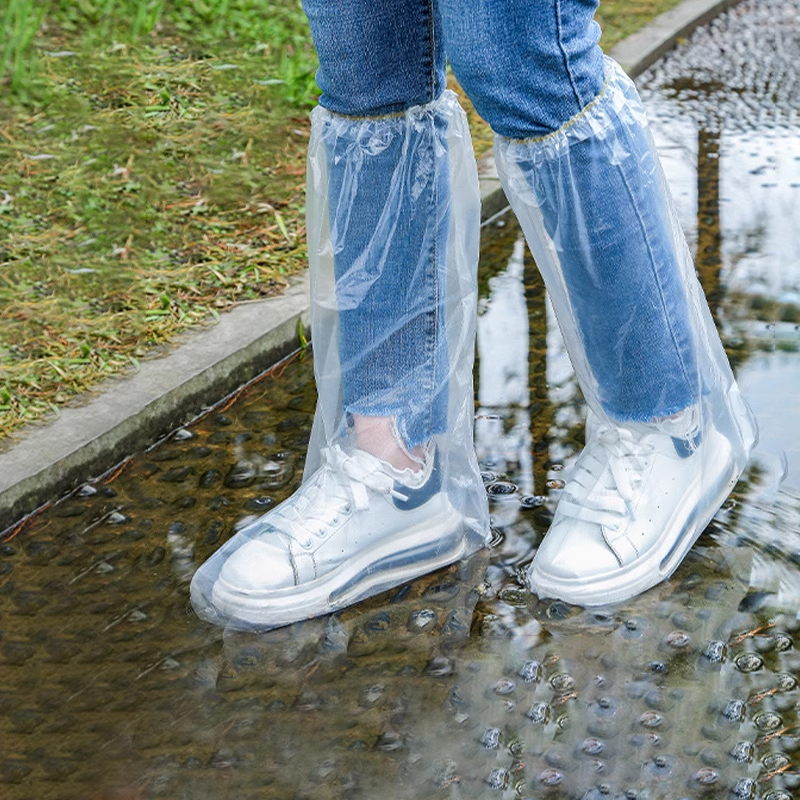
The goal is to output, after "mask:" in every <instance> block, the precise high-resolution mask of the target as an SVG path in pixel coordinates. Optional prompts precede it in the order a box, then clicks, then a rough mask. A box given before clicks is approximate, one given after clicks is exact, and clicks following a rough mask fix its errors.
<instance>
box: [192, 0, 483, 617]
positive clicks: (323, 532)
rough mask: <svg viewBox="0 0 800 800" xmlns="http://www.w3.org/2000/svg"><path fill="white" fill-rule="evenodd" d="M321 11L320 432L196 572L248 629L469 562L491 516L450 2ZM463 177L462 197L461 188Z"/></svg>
mask: <svg viewBox="0 0 800 800" xmlns="http://www.w3.org/2000/svg"><path fill="white" fill-rule="evenodd" d="M305 7H306V12H307V14H308V16H309V21H310V23H311V28H312V33H313V35H314V39H315V44H316V46H317V50H318V53H319V56H320V64H321V67H320V71H319V73H318V82H319V84H320V87H321V88H322V97H321V100H320V103H321V107H320V108H317V109H315V111H314V112H313V114H312V135H311V141H310V143H309V158H308V189H307V195H306V202H307V231H308V249H309V260H310V265H311V283H312V340H313V346H314V368H315V377H316V381H317V388H318V396H319V399H318V405H317V411H316V415H315V420H314V428H313V431H312V442H311V445H310V447H309V453H308V458H307V461H306V471H305V475H304V482H303V484H302V486H301V487H300V488H299V489H298V491H297V492H296V493H295V494H294V495H292V497H290V498H289V499H288V500H286V501H285V502H284V503H282V504H281V505H280V506H278V507H277V508H276V509H274V510H273V511H271V512H270V513H268V514H266V515H265V516H264V517H262V518H260V519H259V520H257V521H255V522H254V523H252V524H251V525H249V526H248V527H246V528H244V529H243V530H242V531H240V532H239V533H238V534H237V535H236V536H235V537H234V538H233V539H232V540H230V542H228V543H226V545H225V546H224V547H223V548H222V549H221V550H220V551H218V553H217V554H215V556H214V557H213V558H212V559H210V560H209V562H207V563H206V564H204V565H203V567H202V568H201V570H200V571H199V572H198V574H197V576H196V577H195V580H194V582H193V585H192V598H193V603H194V605H195V608H196V609H197V610H198V612H199V613H201V614H202V615H203V616H206V617H207V618H209V619H219V618H222V619H231V620H233V621H234V622H235V623H237V624H240V625H243V626H256V627H274V626H277V625H282V624H287V623H290V622H294V621H297V620H299V619H304V618H306V617H310V616H315V615H318V614H323V613H327V612H330V611H332V610H335V609H336V608H341V607H343V606H346V605H349V604H351V603H353V602H355V601H357V600H359V599H361V598H363V597H366V596H369V595H371V594H375V593H377V592H379V591H382V590H383V589H386V588H389V587H391V586H395V585H397V584H398V583H402V582H403V581H406V580H409V579H411V578H414V577H416V576H418V575H421V574H424V573H425V572H428V571H430V570H432V569H436V568H438V567H441V566H444V565H446V564H449V563H451V562H453V561H455V560H456V559H458V558H460V557H461V556H463V555H465V554H466V553H467V552H469V551H470V550H472V549H475V548H476V547H477V546H479V545H480V544H482V543H483V539H484V533H485V530H486V529H487V528H488V520H486V508H485V506H486V501H485V495H484V494H483V493H482V491H481V482H480V476H479V473H478V469H477V463H476V462H475V458H474V453H473V451H472V440H471V416H472V414H471V413H466V414H465V409H467V411H468V412H471V409H472V387H471V359H472V352H471V351H472V347H473V341H472V336H473V335H474V320H472V321H471V322H470V321H469V316H470V313H471V314H472V315H473V316H474V310H475V294H476V287H475V274H474V272H475V259H474V256H475V255H476V252H477V232H478V222H479V220H478V219H477V212H478V200H477V176H476V175H475V165H474V157H473V156H472V154H471V149H469V135H468V133H467V130H466V125H465V118H464V115H463V112H462V111H461V110H460V109H459V108H458V104H457V102H456V100H455V97H454V95H453V94H452V93H450V92H446V93H443V92H442V88H443V86H442V83H443V75H444V61H443V55H442V52H441V49H440V47H439V43H438V30H439V23H438V18H437V17H436V13H435V9H434V8H433V6H431V5H430V4H428V3H419V2H418V1H417V0H407V1H406V2H401V3H398V4H388V3H381V4H377V7H375V4H372V3H368V2H366V0H348V1H347V2H345V3H336V4H331V3H328V2H324V0H306V3H305ZM467 151H468V153H469V158H467V157H466V155H465V153H466V152H467ZM451 162H455V164H456V165H457V166H451ZM452 175H457V176H458V179H459V181H460V183H461V188H462V191H463V195H464V196H463V197H459V198H456V199H451V193H450V182H451V179H452V178H451V176H452ZM451 230H452V232H453V233H452V236H450V235H449V234H450V231H451ZM450 239H453V240H454V242H455V243H454V244H453V245H452V246H450V244H449V241H450ZM473 242H474V246H473V244H472V243H473ZM445 289H447V290H446V291H445ZM445 317H447V320H448V322H447V325H445ZM465 320H467V321H466V322H465ZM448 339H449V340H448ZM451 360H452V361H453V362H454V363H456V362H457V363H456V365H455V367H454V369H453V370H451V369H450V363H449V362H450V361H451ZM465 376H466V378H465ZM454 387H456V388H455V389H454ZM451 475H452V476H453V478H452V480H451V479H450V476H451ZM464 498H466V500H465V499H464Z"/></svg>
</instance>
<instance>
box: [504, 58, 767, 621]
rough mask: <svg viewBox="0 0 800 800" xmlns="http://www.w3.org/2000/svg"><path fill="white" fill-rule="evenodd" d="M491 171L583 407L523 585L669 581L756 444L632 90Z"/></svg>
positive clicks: (596, 594) (607, 95) (615, 88)
mask: <svg viewBox="0 0 800 800" xmlns="http://www.w3.org/2000/svg"><path fill="white" fill-rule="evenodd" d="M495 152H496V157H497V166H498V172H499V173H500V177H501V180H502V182H503V186H504V189H505V191H506V194H507V196H508V198H509V200H510V202H511V205H512V207H513V209H514V211H515V213H516V215H517V217H518V218H519V221H520V223H521V225H522V228H523V230H524V232H525V236H526V239H527V241H528V243H529V245H530V248H531V251H532V252H533V255H534V258H535V259H536V262H537V264H538V267H539V269H540V271H541V273H542V276H543V278H544V280H545V284H546V286H547V289H548V293H549V295H550V298H551V300H552V304H553V309H554V311H555V314H556V317H557V318H558V322H559V326H560V328H561V332H562V335H563V337H564V341H565V344H566V346H567V350H568V352H569V354H570V359H571V361H572V364H573V367H574V369H575V372H576V374H577V376H578V380H579V382H580V385H581V389H582V391H583V394H584V397H585V400H586V402H587V404H588V406H589V416H588V423H587V427H586V447H585V449H584V450H583V452H582V453H581V455H580V456H579V457H578V459H577V460H576V461H575V463H574V465H573V466H572V469H571V470H570V471H569V472H567V473H566V474H565V477H566V485H565V488H564V491H563V493H562V495H561V497H560V500H559V503H558V507H557V509H556V512H555V516H554V518H553V523H552V525H551V527H550V531H549V532H548V534H547V536H546V537H545V539H544V541H543V542H542V544H541V546H540V547H539V549H538V550H537V553H536V556H535V557H534V560H533V562H532V564H531V565H530V567H529V569H528V572H527V579H528V583H529V585H530V587H531V589H532V590H533V591H534V592H535V593H536V594H538V595H539V596H545V597H558V598H559V599H562V600H566V601H568V602H571V603H575V604H579V605H598V604H601V605H602V604H604V603H609V602H617V601H620V600H625V599H628V598H630V597H633V596H635V595H637V594H639V593H641V592H643V591H645V590H646V589H648V588H650V587H651V586H654V585H655V584H656V583H658V582H660V581H662V580H664V579H666V578H667V577H669V576H670V575H671V574H672V572H673V571H674V570H675V569H676V568H677V567H678V565H679V564H680V563H681V561H682V559H683V558H684V556H685V555H686V553H687V552H688V550H689V549H690V548H691V547H692V545H693V544H694V542H695V541H696V540H697V538H698V537H699V536H700V534H701V533H702V531H703V530H704V528H705V527H706V525H707V524H708V522H710V520H711V518H712V517H713V515H714V514H715V513H716V511H717V510H718V509H719V507H720V506H721V505H722V503H723V502H724V500H725V498H726V497H727V495H728V494H729V493H730V491H731V490H732V489H733V486H734V485H735V483H736V481H737V480H738V478H739V476H740V475H741V473H742V471H743V469H744V467H745V465H746V462H747V459H748V457H749V454H750V451H751V449H752V448H753V446H754V444H755V440H756V437H757V429H756V425H755V421H754V419H753V417H752V414H751V412H750V410H749V408H748V407H747V405H746V404H745V402H744V400H743V399H742V397H741V396H740V393H739V390H738V387H737V385H736V382H735V380H734V377H733V373H732V371H731V368H730V365H729V363H728V360H727V357H726V355H725V351H724V349H723V347H722V343H721V341H720V338H719V336H718V334H717V330H716V327H715V325H714V321H713V319H712V317H711V313H710V311H709V308H708V305H707V303H706V300H705V296H704V294H703V289H702V287H701V286H700V284H699V282H698V280H697V277H696V275H695V270H694V266H693V263H692V259H691V255H690V253H689V250H688V247H687V244H686V241H685V239H684V236H683V233H682V231H681V229H680V226H679V223H678V217H677V214H676V212H675V209H674V207H673V205H672V201H671V198H670V196H669V191H668V188H667V184H666V180H665V177H664V175H663V172H662V170H661V166H660V163H659V160H658V157H657V155H656V152H655V148H654V145H653V142H652V139H651V136H650V133H649V130H648V127H647V122H646V119H645V115H644V110H643V108H642V106H641V102H640V100H639V97H638V95H637V93H636V89H635V87H634V86H633V84H632V82H631V81H630V79H629V78H628V77H627V76H626V75H625V74H624V73H623V72H622V70H621V69H620V68H619V67H618V66H617V65H616V64H615V63H614V62H613V61H611V60H610V59H608V60H607V61H606V82H605V85H604V88H603V90H602V91H601V93H600V94H599V95H598V97H597V98H595V100H594V101H593V102H592V103H590V104H589V105H588V106H587V107H586V108H585V109H584V111H583V112H582V113H581V114H580V115H578V116H577V117H575V118H573V119H572V120H570V121H569V122H568V123H567V124H566V125H564V126H563V127H562V128H561V129H559V130H558V131H556V132H554V133H552V134H550V135H548V136H546V137H543V138H541V139H537V140H525V141H511V140H508V139H504V138H502V137H498V138H497V139H496V140H495Z"/></svg>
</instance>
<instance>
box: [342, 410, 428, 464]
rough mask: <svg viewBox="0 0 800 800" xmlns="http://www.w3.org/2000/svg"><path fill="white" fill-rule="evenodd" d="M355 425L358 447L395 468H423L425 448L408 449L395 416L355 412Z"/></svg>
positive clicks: (419, 446)
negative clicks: (374, 415)
mask: <svg viewBox="0 0 800 800" xmlns="http://www.w3.org/2000/svg"><path fill="white" fill-rule="evenodd" d="M353 427H354V429H355V434H356V447H357V448H358V449H359V450H363V451H364V452H366V453H369V454H370V455H373V456H375V457H376V458H379V459H380V460H381V461H385V462H386V463H387V464H390V465H391V466H393V467H394V468H395V469H398V470H404V469H410V470H412V471H413V472H418V471H419V470H421V469H422V466H423V462H424V459H425V449H424V447H423V446H422V445H417V447H414V448H413V449H411V450H407V449H406V447H405V445H404V444H403V442H402V439H401V438H400V435H399V433H398V431H397V425H396V423H395V420H394V417H369V416H364V415H362V414H353Z"/></svg>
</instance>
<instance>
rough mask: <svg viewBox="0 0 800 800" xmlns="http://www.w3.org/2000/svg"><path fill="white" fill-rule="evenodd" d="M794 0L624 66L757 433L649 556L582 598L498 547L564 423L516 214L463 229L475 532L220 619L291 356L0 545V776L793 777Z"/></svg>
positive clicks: (523, 551)
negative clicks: (480, 493) (648, 64)
mask: <svg viewBox="0 0 800 800" xmlns="http://www.w3.org/2000/svg"><path fill="white" fill-rule="evenodd" d="M798 20H800V2H799V0H792V2H788V1H785V2H762V3H758V4H757V5H755V6H750V5H748V4H747V3H745V4H743V5H740V6H738V7H737V8H736V9H734V10H733V11H732V12H730V13H729V14H727V15H726V16H725V17H723V18H722V19H720V20H717V21H716V22H715V23H713V24H712V25H711V26H710V27H708V28H705V29H703V30H701V31H698V32H697V34H696V35H695V36H694V37H693V39H692V40H691V41H690V42H689V43H688V44H687V45H685V46H683V47H681V48H680V49H679V50H678V51H677V52H676V53H675V54H673V55H671V56H669V57H668V58H667V59H665V60H663V61H662V62H660V63H659V65H657V67H656V68H655V69H654V70H652V71H651V72H649V73H648V74H647V75H646V76H644V78H643V80H644V82H645V84H644V89H643V96H644V97H645V100H646V103H647V106H648V111H649V114H650V117H651V121H652V123H653V127H654V134H655V136H656V139H657V141H658V143H659V147H660V150H661V152H662V154H663V156H664V159H665V167H666V169H667V173H668V177H669V180H670V182H671V184H672V185H673V189H674V191H675V194H676V202H677V204H678V207H679V212H680V214H681V217H682V220H683V222H684V225H685V227H686V230H687V232H688V233H689V236H690V239H691V240H692V242H693V243H694V244H695V245H696V247H697V248H698V252H699V257H698V269H699V273H700V277H701V280H702V282H703V285H704V288H705V290H706V292H707V295H708V296H709V298H710V301H711V305H712V308H713V310H714V313H715V318H716V320H717V322H718V324H719V325H720V329H721V331H722V334H723V339H724V341H725V344H726V347H727V349H728V352H729V355H730V356H731V359H732V361H733V362H734V364H735V366H736V370H737V373H738V376H739V378H740V380H741V382H742V384H743V386H744V388H745V390H746V391H747V394H748V397H749V399H750V401H751V403H752V404H753V405H754V407H755V410H756V413H757V414H758V416H759V419H760V423H761V426H762V430H763V436H762V442H761V444H760V445H759V448H758V451H757V453H756V455H755V457H754V458H753V460H752V463H751V465H750V467H749V469H748V471H747V472H746V473H745V476H744V477H743V479H742V480H741V481H740V483H739V484H738V486H737V487H736V490H735V492H734V494H733V496H732V497H731V499H730V500H729V501H728V502H727V503H726V504H725V506H724V508H723V509H722V510H721V511H720V513H719V514H718V515H717V517H716V518H715V520H714V522H713V523H712V524H711V525H710V526H709V529H708V530H707V532H706V533H705V534H704V535H703V536H702V537H701V539H700V540H699V542H698V544H697V546H696V547H695V548H694V549H693V550H692V552H691V553H690V555H689V557H688V558H687V559H686V561H685V563H684V564H683V565H682V566H681V568H680V569H679V570H678V571H677V573H676V574H675V576H674V577H673V578H672V579H671V580H670V581H669V582H667V583H666V584H664V585H662V586H659V587H656V588H655V589H653V590H651V591H649V592H647V593H645V594H644V595H643V596H641V597H640V598H637V599H636V600H633V601H630V602H629V603H626V604H621V605H615V606H609V607H608V608H601V609H593V610H591V611H586V610H582V609H578V608H574V607H570V606H567V605H565V604H563V603H558V602H539V601H538V600H537V598H535V597H533V596H531V595H530V594H529V593H528V592H527V591H526V590H525V589H524V587H523V584H522V582H521V580H520V573H521V569H522V567H523V566H524V565H526V564H527V563H528V562H529V560H530V558H531V557H532V555H533V553H534V551H535V548H536V546H537V545H538V543H539V541H540V540H541V537H542V536H543V535H544V533H545V532H546V530H547V526H548V524H549V520H550V518H551V516H552V510H553V507H554V504H555V502H556V500H557V499H558V495H559V491H560V488H561V486H562V485H563V483H562V481H563V475H564V470H565V469H566V468H568V466H569V464H570V462H571V460H572V459H573V458H574V456H575V455H576V453H577V452H578V450H579V448H580V442H581V437H582V434H583V423H582V405H581V399H580V393H579V390H578V388H577V385H576V383H575V380H574V377H573V375H572V372H571V370H570V367H569V363H568V361H567V359H566V355H565V353H564V350H563V346H562V344H561V342H560V339H559V336H558V333H557V331H556V328H555V324H554V320H553V317H552V312H551V310H550V308H549V306H548V304H547V300H546V295H545V292H544V289H543V286H542V284H541V281H540V279H539V277H538V273H537V271H536V267H535V264H534V263H533V261H532V259H531V258H530V256H529V254H528V253H527V251H526V250H525V248H524V247H523V246H522V243H521V239H520V232H519V229H518V227H517V225H516V223H515V222H514V221H513V219H512V218H510V217H506V218H503V219H501V220H498V221H496V222H495V223H492V224H491V225H489V226H488V227H487V228H486V229H485V230H484V234H485V235H484V237H483V244H482V266H481V276H480V287H481V297H482V300H481V316H480V319H479V352H478V364H477V367H476V375H477V377H478V384H479V385H478V396H477V400H478V407H477V413H476V416H477V420H476V447H477V450H478V455H479V459H480V460H481V465H482V469H483V471H484V478H485V481H486V484H487V492H488V495H489V502H490V507H491V512H492V520H493V525H494V532H495V537H494V542H493V547H492V548H491V549H489V550H487V551H485V552H483V553H480V554H478V555H477V556H475V557H473V558H472V559H471V560H469V561H468V562H465V563H463V564H460V565H456V566H453V567H451V568H448V569H445V570H442V571H440V572H438V573H435V574H433V575H431V576H427V577H425V578H423V579H420V580H418V581H415V582H414V583H412V584H410V585H408V586H404V587H400V588H399V589H396V590H394V591H392V592H389V593H387V594H385V595H382V596H380V597H377V598H373V599H372V600H370V601H367V602H365V603H362V604H360V605H358V606H357V607H355V608H353V609H348V610H346V611H344V612H341V613H338V614H336V615H334V616H332V617H328V618H323V619H319V620H312V621H309V622H307V623H303V624H298V625H295V626H292V627H289V628H285V629H281V630H277V631H272V632H270V633H266V634H260V635H257V634H246V633H236V632H223V631H221V630H219V629H216V628H213V627H210V626H208V625H206V624H204V623H202V622H200V621H199V620H198V619H197V618H196V617H195V616H194V614H193V613H192V611H191V609H190V607H189V604H188V582H189V580H190V577H191V575H192V573H193V571H194V569H195V568H196V566H197V565H198V564H199V563H201V562H202V561H203V560H204V559H205V558H206V557H207V556H208V555H210V553H211V552H213V551H214V549H215V548H216V547H218V546H219V545H220V543H221V542H223V541H224V540H225V539H226V538H227V537H228V536H230V535H231V533H232V532H233V530H234V529H235V528H236V526H237V525H239V524H241V523H242V521H243V520H246V519H247V517H248V515H252V514H258V513H262V512H263V511H264V510H266V509H268V508H269V507H270V506H271V505H272V504H274V503H277V502H280V500H282V499H283V498H285V497H286V496H288V494H290V493H291V491H292V490H293V489H294V488H295V487H296V486H297V485H298V483H299V480H300V476H301V472H302V461H303V455H304V450H305V445H306V441H307V438H308V435H309V432H310V426H311V417H312V412H313V407H314V401H315V396H314V388H313V383H312V380H311V371H312V365H311V357H310V354H305V355H304V356H301V357H300V358H297V359H295V360H294V361H292V362H291V363H288V364H285V365H283V366H282V367H281V368H280V369H278V370H275V371H273V373H272V374H270V375H268V376H265V377H264V378H263V379H261V380H260V381H259V382H257V383H255V384H253V385H252V386H250V387H248V388H247V389H246V390H245V391H244V392H243V393H242V394H241V395H240V396H238V397H236V398H235V399H234V400H233V401H232V402H230V403H229V404H226V406H224V407H222V408H219V409H217V410H215V411H213V412H211V413H210V414H208V415H207V416H206V417H205V418H203V419H202V420H199V421H198V422H197V423H195V424H194V425H192V426H191V427H189V428H188V429H185V430H180V431H178V432H176V433H175V434H174V435H173V436H172V437H170V439H169V440H167V441H165V442H163V443H162V444H161V445H159V446H158V447H155V448H153V449H152V450H150V451H148V452H147V453H143V454H139V455H137V456H135V457H134V458H133V459H132V460H131V461H130V462H128V463H127V464H126V465H125V467H124V469H122V471H121V472H119V473H118V474H116V475H113V476H111V477H109V478H108V479H106V480H104V481H101V482H98V483H96V484H93V485H87V486H85V487H83V488H82V489H81V490H80V491H78V492H77V493H76V494H75V495H73V496H72V497H71V498H69V499H67V500H66V501H64V502H62V503H60V504H58V505H56V506H54V507H53V508H51V509H49V510H47V511H46V512H44V513H43V514H41V515H40V516H39V517H38V518H36V519H35V520H34V521H33V522H32V524H31V525H29V526H28V527H26V528H25V529H23V530H22V531H20V532H18V533H17V534H16V535H15V536H14V538H13V539H11V540H7V541H6V542H4V543H0V741H1V742H2V748H0V797H2V798H4V800H5V799H6V798H7V800H23V798H25V799H26V800H27V799H28V798H31V799H32V798H37V799H40V798H53V799H55V798H64V800H67V798H69V800H74V799H75V798H118V799H119V800H122V799H125V800H128V798H142V800H144V799H145V798H147V799H149V798H170V799H171V800H172V799H176V798H187V800H188V799H189V798H191V800H201V799H205V798H209V800H211V798H214V800H221V799H222V798H236V800H240V799H241V800H243V799H244V798H276V799H277V798H280V800H285V799H287V798H298V799H299V798H312V797H313V798H320V800H325V799H326V798H348V800H350V799H351V798H374V797H380V796H383V797H387V798H422V797H424V798H435V799H438V798H442V799H444V798H448V800H458V798H477V797H480V798H485V797H488V798H494V797H496V798H498V799H502V800H510V799H511V798H514V799H515V800H533V798H537V799H538V798H554V799H555V798H558V800H561V798H587V799H588V798H592V799H594V798H627V799H628V800H631V799H632V798H639V799H640V800H644V798H647V799H648V800H653V799H654V798H665V800H666V799H668V800H678V798H729V797H731V798H763V800H792V798H797V797H800V719H798V710H799V709H800V691H798V688H797V680H798V675H800V653H799V652H798V648H799V647H800V617H799V616H798V612H799V610H800V399H799V398H800V391H798V390H799V389H800V352H799V351H800V329H799V328H798V326H799V325H800V228H799V227H798V225H797V223H796V220H798V219H800V118H798V114H797V111H796V109H798V108H800V98H799V97H798V92H799V91H800V89H799V88H798V87H799V86H800V83H798V77H797V71H796V64H797V62H798V58H799V57H800V24H799V23H798Z"/></svg>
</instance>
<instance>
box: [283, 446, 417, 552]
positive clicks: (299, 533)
mask: <svg viewBox="0 0 800 800" xmlns="http://www.w3.org/2000/svg"><path fill="white" fill-rule="evenodd" d="M322 458H323V465H322V467H321V468H320V469H319V470H318V471H317V473H316V474H315V475H314V477H313V478H312V479H311V480H309V481H308V482H307V483H306V484H305V485H303V486H301V487H300V489H298V491H297V493H296V495H295V496H294V497H293V498H292V501H291V502H288V503H285V504H284V505H283V506H282V507H280V508H278V509H276V510H275V511H274V512H273V514H272V517H273V520H274V523H273V524H275V523H279V522H283V524H277V525H276V527H278V528H279V529H280V530H281V531H282V532H283V533H286V534H288V535H289V536H291V537H292V538H295V539H297V540H298V541H299V542H300V544H301V545H303V546H304V547H308V546H310V544H311V541H312V540H311V538H310V537H309V534H314V535H316V536H318V537H323V536H324V535H325V534H326V533H327V532H328V531H329V530H331V527H332V526H335V525H337V524H338V523H339V522H340V519H341V516H342V515H346V514H350V513H351V512H352V511H354V510H355V511H363V510H366V509H367V508H369V505H370V490H371V491H372V492H375V493H378V494H385V495H390V496H391V497H395V498H397V499H399V500H407V499H408V496H407V495H405V494H403V493H402V492H399V491H397V490H396V489H395V482H394V478H392V476H391V475H389V474H387V473H386V472H384V471H383V470H381V469H376V464H375V462H374V460H373V459H370V458H368V457H365V456H364V455H363V454H361V453H358V452H356V453H354V454H348V453H346V452H345V451H344V450H343V449H342V448H341V447H338V446H336V445H333V446H331V447H326V448H324V449H323V451H322Z"/></svg>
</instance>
